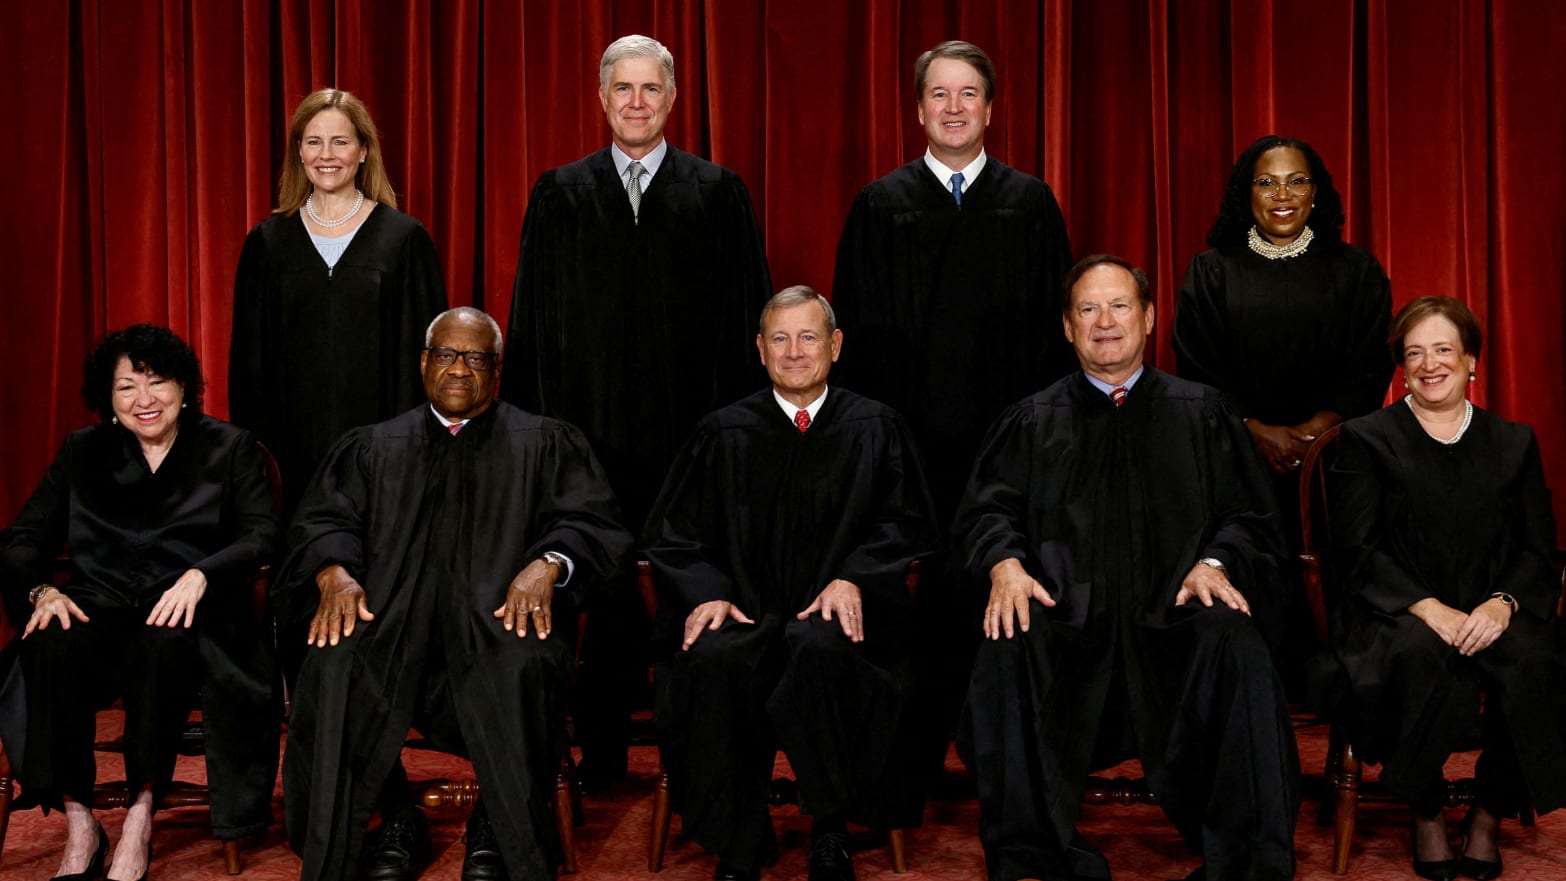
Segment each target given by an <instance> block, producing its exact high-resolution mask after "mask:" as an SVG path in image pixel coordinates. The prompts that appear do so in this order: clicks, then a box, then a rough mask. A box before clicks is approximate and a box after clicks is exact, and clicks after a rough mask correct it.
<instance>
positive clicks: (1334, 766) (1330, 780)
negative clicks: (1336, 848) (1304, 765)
mask: <svg viewBox="0 0 1566 881" xmlns="http://www.w3.org/2000/svg"><path fill="white" fill-rule="evenodd" d="M1341 776H1343V733H1342V732H1341V731H1339V730H1338V727H1337V726H1336V725H1333V726H1331V727H1330V728H1329V729H1328V734H1327V758H1326V760H1325V761H1324V762H1322V769H1321V803H1320V804H1319V805H1317V806H1316V825H1317V826H1321V827H1323V828H1325V827H1327V826H1331V825H1332V820H1333V816H1334V815H1335V814H1336V813H1337V810H1336V809H1337V801H1336V799H1335V798H1334V796H1335V795H1336V794H1337V789H1338V778H1339V777H1341Z"/></svg>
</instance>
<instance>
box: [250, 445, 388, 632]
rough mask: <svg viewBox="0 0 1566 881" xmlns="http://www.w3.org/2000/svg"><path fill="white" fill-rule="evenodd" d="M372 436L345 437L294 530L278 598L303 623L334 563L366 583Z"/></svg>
mask: <svg viewBox="0 0 1566 881" xmlns="http://www.w3.org/2000/svg"><path fill="white" fill-rule="evenodd" d="M369 460H370V448H369V434H368V431H367V430H366V429H356V430H354V431H350V432H349V433H348V434H346V435H343V437H342V438H340V439H339V440H338V441H337V443H336V444H334V445H333V446H332V449H331V450H330V451H328V452H327V454H326V458H325V459H324V460H323V461H322V462H321V466H320V468H318V469H317V471H316V476H315V479H314V480H313V481H311V483H310V486H309V488H308V489H306V490H305V493H304V497H303V498H301V499H300V500H299V506H298V507H297V508H296V509H295V510H294V518H293V523H292V524H291V525H290V526H289V529H288V545H289V549H290V550H289V555H288V559H287V560H286V561H285V562H284V564H283V567H282V570H281V571H280V572H279V573H278V577H277V578H275V579H273V580H272V594H273V596H274V598H276V599H277V601H278V604H279V605H280V606H281V607H282V608H283V609H284V614H285V615H286V616H290V617H291V618H292V619H293V620H297V616H300V615H307V614H308V612H309V611H311V610H314V609H315V607H316V605H317V598H318V593H317V589H316V584H315V576H316V573H317V572H320V571H321V570H322V569H324V568H326V567H327V566H331V565H334V564H335V565H340V566H342V567H343V568H344V569H347V570H348V574H349V575H352V576H353V577H354V579H355V580H358V581H361V582H362V581H363V580H364V578H365V577H366V576H365V570H364V563H365V559H364V548H365V540H366V538H365V519H364V515H365V512H367V511H369V510H370V495H371V486H372V482H373V480H374V476H373V475H374V472H373V469H372V466H371V462H370V461H369Z"/></svg>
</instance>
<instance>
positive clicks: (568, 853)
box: [555, 764, 576, 875]
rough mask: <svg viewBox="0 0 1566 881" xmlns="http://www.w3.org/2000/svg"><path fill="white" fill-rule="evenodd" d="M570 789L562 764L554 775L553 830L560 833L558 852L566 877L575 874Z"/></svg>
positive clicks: (574, 827) (574, 831) (573, 829)
mask: <svg viewBox="0 0 1566 881" xmlns="http://www.w3.org/2000/svg"><path fill="white" fill-rule="evenodd" d="M572 788H573V787H572V786H571V781H570V780H569V779H568V778H567V777H566V774H565V768H564V765H563V764H562V766H561V770H560V773H558V774H556V775H555V829H556V830H558V831H559V833H560V850H561V853H562V856H563V857H564V860H565V864H564V866H563V867H562V869H561V871H563V872H564V873H565V874H567V875H575V874H576V824H575V823H573V822H572V816H571V790H572Z"/></svg>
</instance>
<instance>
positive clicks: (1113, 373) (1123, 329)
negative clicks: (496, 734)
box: [1062, 265, 1153, 385]
mask: <svg viewBox="0 0 1566 881" xmlns="http://www.w3.org/2000/svg"><path fill="white" fill-rule="evenodd" d="M1062 321H1063V322H1064V323H1065V327H1066V339H1068V340H1070V341H1071V345H1072V347H1073V348H1075V349H1076V350H1077V360H1079V361H1081V362H1082V369H1083V370H1084V371H1086V372H1087V373H1088V374H1089V375H1090V376H1093V377H1095V378H1097V379H1100V380H1103V381H1104V382H1107V383H1110V384H1111V385H1119V384H1120V383H1122V382H1124V381H1125V380H1126V379H1128V378H1129V377H1130V376H1131V374H1133V373H1135V372H1136V369H1137V368H1138V367H1140V366H1142V353H1143V351H1144V350H1145V349H1146V348H1147V335H1148V334H1149V333H1151V332H1152V330H1153V307H1152V305H1151V304H1149V303H1143V302H1142V297H1141V295H1140V294H1139V293H1137V287H1136V279H1134V278H1132V277H1131V273H1129V272H1127V271H1125V270H1124V269H1122V268H1120V267H1119V266H1114V265H1103V266H1095V267H1093V268H1092V269H1089V270H1088V271H1087V272H1086V273H1084V274H1083V275H1082V277H1081V278H1079V279H1077V283H1076V284H1075V285H1072V287H1071V308H1070V309H1069V310H1067V312H1066V315H1065V316H1064V318H1063V319H1062Z"/></svg>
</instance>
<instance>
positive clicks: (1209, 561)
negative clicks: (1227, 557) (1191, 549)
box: [1196, 557, 1229, 575]
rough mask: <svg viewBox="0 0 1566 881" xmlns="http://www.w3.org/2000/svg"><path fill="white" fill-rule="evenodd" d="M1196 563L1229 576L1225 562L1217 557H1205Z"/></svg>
mask: <svg viewBox="0 0 1566 881" xmlns="http://www.w3.org/2000/svg"><path fill="white" fill-rule="evenodd" d="M1196 562H1198V563H1201V564H1202V565H1203V566H1211V567H1213V568H1214V569H1217V570H1218V571H1219V572H1222V573H1224V574H1225V575H1227V574H1229V570H1228V568H1227V567H1225V566H1224V565H1223V561H1222V560H1219V559H1218V558H1217V557H1203V558H1201V559H1200V560H1197V561H1196Z"/></svg>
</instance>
